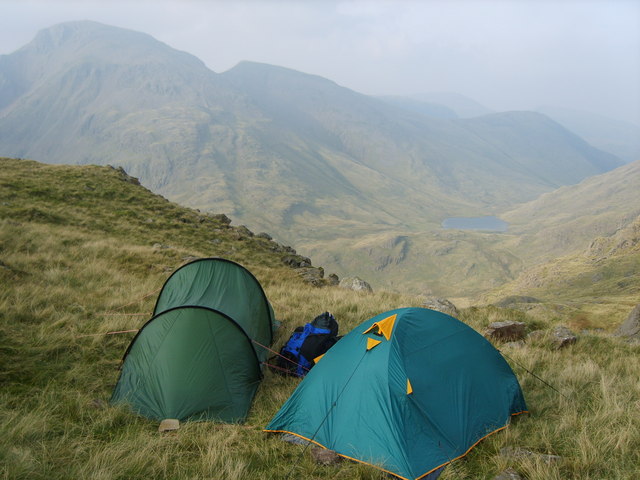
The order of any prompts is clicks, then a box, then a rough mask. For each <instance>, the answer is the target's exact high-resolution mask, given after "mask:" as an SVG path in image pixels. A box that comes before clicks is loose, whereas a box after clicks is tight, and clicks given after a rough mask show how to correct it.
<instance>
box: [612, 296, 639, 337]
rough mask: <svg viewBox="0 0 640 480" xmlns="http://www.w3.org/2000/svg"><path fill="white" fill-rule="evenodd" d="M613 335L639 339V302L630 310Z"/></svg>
mask: <svg viewBox="0 0 640 480" xmlns="http://www.w3.org/2000/svg"><path fill="white" fill-rule="evenodd" d="M615 335H616V336H618V337H626V338H632V339H636V340H640V304H638V305H636V307H635V308H634V309H633V310H631V313H629V316H628V317H627V319H626V320H625V321H624V323H623V324H622V325H620V327H618V330H616V333H615Z"/></svg>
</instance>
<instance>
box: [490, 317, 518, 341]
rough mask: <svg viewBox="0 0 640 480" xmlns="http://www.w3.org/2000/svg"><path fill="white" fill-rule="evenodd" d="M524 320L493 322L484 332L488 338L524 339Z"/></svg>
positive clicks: (504, 339)
mask: <svg viewBox="0 0 640 480" xmlns="http://www.w3.org/2000/svg"><path fill="white" fill-rule="evenodd" d="M525 327H526V324H525V323H524V322H511V321H509V322H493V323H491V324H489V326H488V327H487V330H486V331H485V332H484V336H485V337H486V338H489V339H492V340H501V341H515V340H523V339H524V338H525V335H526V333H525Z"/></svg>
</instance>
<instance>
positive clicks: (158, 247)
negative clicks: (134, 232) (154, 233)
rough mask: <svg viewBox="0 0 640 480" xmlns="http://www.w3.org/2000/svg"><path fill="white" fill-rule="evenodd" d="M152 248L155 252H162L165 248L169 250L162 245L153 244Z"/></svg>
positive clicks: (167, 246)
mask: <svg viewBox="0 0 640 480" xmlns="http://www.w3.org/2000/svg"><path fill="white" fill-rule="evenodd" d="M153 248H154V249H156V250H164V249H165V248H171V247H170V246H169V245H163V244H162V243H154V244H153Z"/></svg>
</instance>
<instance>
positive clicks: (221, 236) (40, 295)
mask: <svg viewBox="0 0 640 480" xmlns="http://www.w3.org/2000/svg"><path fill="white" fill-rule="evenodd" d="M135 183H136V182H135V180H134V179H132V178H131V177H128V176H127V175H126V174H124V173H123V172H121V171H119V170H115V169H111V168H107V167H94V166H87V167H67V166H51V165H42V164H38V163H35V162H30V161H24V160H12V159H0V281H1V282H2V289H0V385H2V388H1V389H0V419H1V421H0V476H1V477H2V478H5V479H30V480H31V479H68V478H95V479H124V478H126V479H137V478H140V479H142V478H168V479H169V478H189V479H211V478H215V479H228V480H241V479H246V478H269V479H283V480H284V479H288V478H308V479H329V478H332V479H344V480H346V479H359V480H382V479H383V478H386V476H385V475H384V474H382V473H380V472H379V471H378V470H376V469H374V468H372V467H369V466H366V465H361V464H356V463H352V462H347V461H345V462H342V463H341V464H338V465H337V466H319V465H316V464H314V463H313V461H312V460H311V458H310V455H309V452H308V451H304V450H303V448H302V447H300V446H294V445H290V444H288V443H286V442H282V441H281V440H280V439H279V438H278V437H277V436H273V435H266V434H264V433H263V432H262V431H261V428H262V427H263V426H264V425H265V424H266V423H267V422H268V420H269V419H270V418H271V417H272V415H273V414H274V413H275V412H276V411H277V409H278V408H279V407H280V406H281V405H282V403H283V402H284V401H285V399H286V398H287V397H288V395H289V394H290V393H291V391H292V390H293V389H294V388H295V385H296V384H297V380H295V379H285V378H282V377H280V376H277V375H273V374H271V373H270V372H266V376H265V380H264V382H263V383H262V385H261V387H260V390H259V392H258V395H257V397H256V400H255V402H254V405H253V408H252V411H251V414H250V417H249V419H248V421H247V422H246V424H244V425H226V424H216V423H212V422H202V423H187V424H184V425H183V426H182V427H181V429H180V430H179V431H178V432H177V433H176V434H170V435H161V434H159V433H158V432H157V423H155V422H151V421H148V420H146V419H144V418H140V417H137V416H135V415H133V414H131V413H130V412H129V411H128V410H127V409H126V408H115V407H112V406H109V405H108V404H107V403H106V402H107V400H108V398H109V396H110V393H111V390H112V388H113V385H114V384H115V381H116V379H117V376H118V370H117V366H118V363H119V360H120V358H121V356H122V354H123V352H124V350H125V348H126V346H127V344H128V342H129V341H130V339H131V334H123V335H94V334H99V333H103V332H108V331H114V330H127V329H134V328H138V327H139V326H140V325H141V324H142V323H143V322H144V321H145V320H146V319H147V318H148V316H147V315H148V313H149V312H150V311H151V309H152V307H153V303H154V300H155V292H156V291H157V290H158V289H159V288H160V287H161V285H162V283H163V282H164V280H165V279H166V277H167V276H168V275H169V274H170V272H171V271H173V270H174V269H175V268H176V267H178V266H179V265H181V264H182V263H183V262H184V261H186V260H188V259H189V258H192V257H200V256H214V255H219V256H225V257H227V258H231V259H233V260H236V261H238V262H240V263H242V264H243V265H245V266H247V267H248V268H249V269H250V270H251V271H252V272H253V273H254V274H255V275H256V276H257V278H258V279H259V280H260V282H261V283H262V285H263V286H264V288H265V291H266V293H267V296H268V297H269V299H270V301H271V303H272V304H273V306H274V310H275V312H276V316H277V318H278V319H279V320H281V321H282V322H283V328H282V329H281V330H280V332H279V335H278V338H277V340H276V347H277V346H279V345H280V344H281V343H282V341H284V339H285V338H286V337H288V335H289V333H290V332H291V330H292V329H293V327H294V326H297V325H301V324H303V323H305V322H307V321H309V320H310V319H311V318H313V316H315V315H316V314H318V313H320V312H322V311H324V310H327V309H328V310H331V311H332V312H333V313H334V314H335V315H336V317H337V318H338V320H339V322H340V325H341V331H342V333H346V332H348V331H349V330H350V329H351V328H353V327H354V326H355V325H357V324H359V323H360V322H362V321H364V320H366V319H367V318H369V317H370V316H372V315H374V314H376V313H379V312H381V311H385V310H388V309H391V308H396V307H401V306H411V305H419V302H420V301H419V300H418V299H416V298H414V297H408V296H401V295H399V294H391V293H385V292H378V293H375V294H373V295H361V294H358V293H356V292H352V291H347V290H343V289H340V288H335V287H327V288H313V287H310V286H309V285H308V284H306V283H304V282H302V280H301V279H300V277H299V276H298V275H297V274H296V271H295V270H292V269H289V268H287V267H285V266H283V264H282V262H281V256H282V253H281V252H280V251H279V247H278V245H277V244H275V243H274V242H270V241H268V240H266V239H264V238H257V237H251V236H249V235H247V234H246V233H245V232H244V231H243V230H242V229H236V228H233V227H229V226H228V225H227V223H226V222H225V221H224V220H223V219H221V218H219V217H216V216H211V215H203V214H201V213H199V212H197V211H194V210H190V209H186V208H182V207H179V206H177V205H175V204H172V203H170V202H168V201H166V200H165V199H164V198H162V197H160V196H157V195H154V194H152V193H150V192H149V191H147V190H146V189H144V188H142V187H140V186H138V185H136V184H135ZM164 247H168V248H164ZM140 312H142V313H146V315H141V316H138V315H137V314H138V313H140ZM460 317H461V319H462V320H463V321H465V322H467V323H468V324H470V325H471V326H473V327H474V328H476V329H477V330H482V329H484V327H486V325H487V324H488V323H490V322H492V321H498V320H507V319H512V320H522V321H526V322H528V324H529V329H538V328H548V327H551V326H552V325H554V324H556V323H558V322H560V321H562V319H561V317H559V316H556V317H547V318H535V319H534V318H532V317H530V316H528V315H527V314H525V313H522V312H518V311H513V310H503V309H497V308H493V307H486V308H469V309H467V310H464V311H463V312H462V313H461V316H460ZM505 352H507V353H508V355H509V358H510V359H511V362H512V365H513V366H514V370H515V371H516V373H517V374H518V377H519V379H520V381H521V384H522V387H523V390H524V392H525V396H526V399H527V402H528V404H529V408H530V410H531V414H530V416H527V417H524V418H521V419H519V420H518V421H517V422H515V423H514V424H513V425H512V426H510V427H509V428H508V429H506V430H505V431H503V432H500V433H498V434H496V435H492V436H491V437H489V438H488V439H487V440H485V441H483V442H481V443H480V444H479V445H478V446H477V447H476V448H475V449H474V450H473V451H472V452H471V453H470V454H469V455H468V456H467V457H465V459H464V460H460V461H457V462H455V463H454V464H453V465H451V466H450V467H449V468H447V469H446V470H445V473H444V474H443V476H442V477H441V478H443V479H444V480H452V479H478V478H492V477H493V476H495V475H496V474H497V473H498V472H500V471H501V470H503V469H505V468H507V467H512V468H515V469H516V470H518V471H519V472H520V473H521V474H522V475H523V476H525V477H526V478H528V479H530V480H542V479H545V480H548V479H558V480H559V479H566V478H580V479H593V480H595V479H603V478H607V479H609V478H611V479H614V478H615V479H629V480H630V479H632V478H636V473H637V465H638V464H639V463H640V454H639V452H640V435H639V434H638V431H639V428H638V427H639V425H638V418H637V416H636V415H634V412H635V411H636V410H637V408H638V406H639V405H640V385H639V384H638V382H637V372H638V371H639V370H640V355H638V347H637V346H633V345H629V344H625V343H624V342H621V341H620V340H618V339H615V338H610V337H608V336H605V335H604V334H598V333H585V334H583V335H582V336H581V338H580V340H579V341H578V343H577V344H576V345H574V346H572V347H569V348H567V349H565V350H561V351H557V350H553V349H551V348H550V347H548V346H546V345H544V344H543V343H536V342H529V343H527V345H526V346H525V347H523V348H521V349H513V350H509V349H506V350H505ZM514 362H517V363H514ZM519 365H522V366H524V367H526V368H527V369H529V370H532V371H533V372H535V373H536V374H537V375H539V376H541V377H542V378H544V379H546V380H547V381H548V382H550V383H552V384H553V385H554V386H555V387H556V388H558V389H559V390H560V391H561V392H562V393H563V394H564V396H565V397H561V396H559V395H557V394H556V393H555V392H553V391H552V390H550V389H549V388H548V387H546V386H545V385H543V384H541V383H540V382H539V381H537V380H536V379H534V378H533V377H532V376H530V375H528V374H526V373H525V372H524V370H523V369H522V367H521V366H519ZM364 400H366V399H363V401H364ZM505 446H514V447H523V448H527V449H529V450H532V451H535V452H538V453H552V454H557V455H561V456H562V457H563V459H562V460H561V461H560V462H556V463H553V464H551V465H547V464H544V463H543V462H541V461H540V460H538V459H536V458H535V457H526V458H520V459H509V458H506V457H503V456H501V455H500V454H499V451H500V449H501V448H502V447H505Z"/></svg>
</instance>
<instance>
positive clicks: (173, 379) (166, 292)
mask: <svg viewBox="0 0 640 480" xmlns="http://www.w3.org/2000/svg"><path fill="white" fill-rule="evenodd" d="M273 322H274V318H273V309H272V308H271V306H270V305H269V302H268V301H267V299H266V296H265V295H264V291H263V290H262V287H261V286H260V284H259V283H258V281H257V280H256V279H255V277H254V276H253V275H252V274H251V273H249V272H248V270H246V269H245V268H244V267H242V266H241V265H239V264H237V263H234V262H231V261H229V260H224V259H217V258H207V259H199V260H196V261H194V262H191V263H189V264H186V265H184V266H183V267H181V268H179V269H178V270H176V272H174V274H173V275H172V276H171V277H170V278H169V279H168V280H167V281H166V282H165V285H164V287H163V288H162V291H161V292H160V294H159V296H158V300H157V302H156V307H155V310H154V316H153V317H152V318H151V319H150V320H149V321H148V322H147V323H146V324H145V325H144V326H143V327H142V328H141V329H140V331H139V332H138V333H137V335H136V336H135V337H134V339H133V340H132V341H131V344H130V345H129V347H128V349H127V351H126V353H125V356H124V358H123V364H122V371H121V373H120V377H119V379H118V383H117V385H116V387H115V389H114V391H113V394H112V397H111V402H112V403H121V402H125V403H128V404H130V405H131V406H132V408H133V409H134V410H135V411H136V412H137V413H139V414H141V415H143V416H145V417H148V418H152V419H157V420H162V419H165V418H175V419H178V420H181V421H184V420H220V421H224V422H240V421H243V420H244V419H245V418H246V415H247V413H248V411H249V408H250V406H251V402H252V400H253V397H254V395H255V393H256V390H257V388H258V385H259V383H260V381H261V379H262V372H261V362H262V361H263V360H264V358H265V357H266V355H267V352H266V350H265V349H264V348H260V349H258V348H256V345H255V342H254V340H256V341H257V342H259V343H261V344H263V345H269V344H270V343H271V326H272V325H273ZM263 342H264V343H263Z"/></svg>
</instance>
